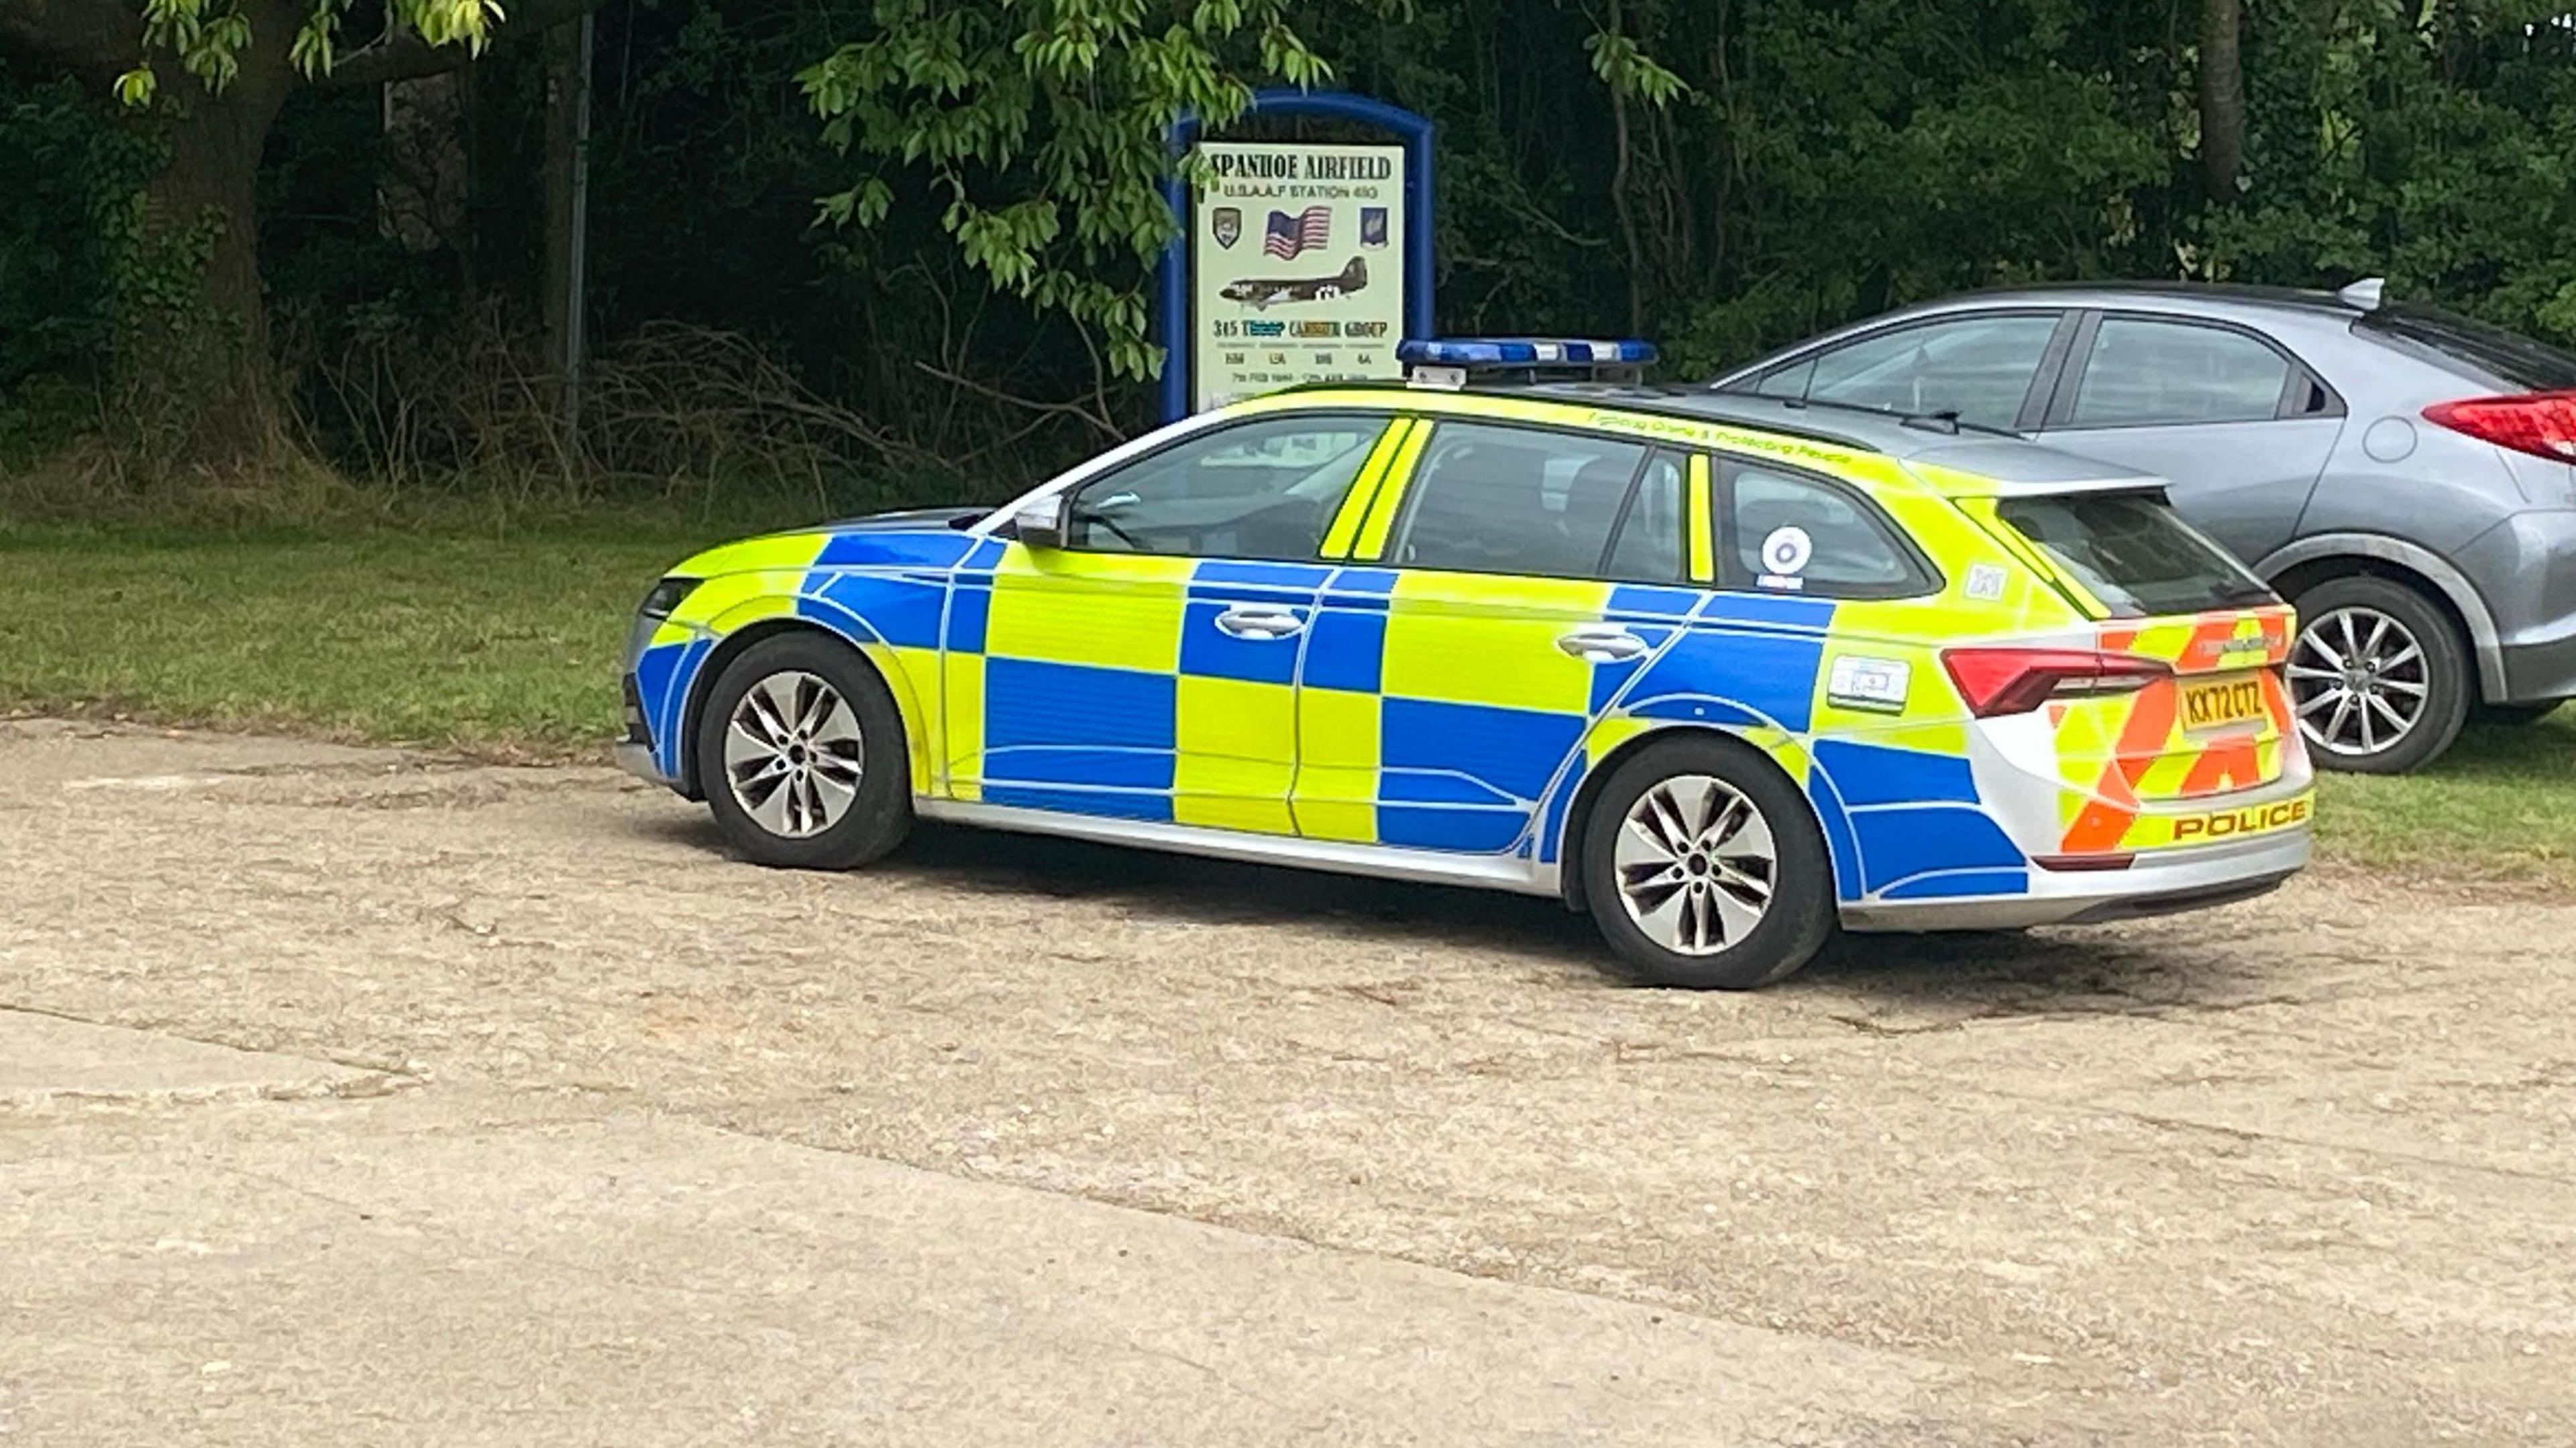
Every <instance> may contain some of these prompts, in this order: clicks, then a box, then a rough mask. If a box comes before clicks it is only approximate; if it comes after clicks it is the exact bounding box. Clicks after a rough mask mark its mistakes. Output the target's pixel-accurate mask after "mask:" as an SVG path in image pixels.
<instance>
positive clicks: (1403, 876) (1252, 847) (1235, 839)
mask: <svg viewBox="0 0 2576 1448" xmlns="http://www.w3.org/2000/svg"><path fill="white" fill-rule="evenodd" d="M912 808H913V812H914V813H915V814H917V815H919V816H921V817H922V818H923V819H927V820H937V821H939V822H941V823H943V824H959V825H975V826H978V827H980V828H983V829H991V830H1009V831H1012V832H1014V833H1017V834H1028V835H1058V836H1061V837H1063V838H1065V839H1072V840H1091V841H1094V842H1097V843H1100V844H1107V845H1132V846H1135V847H1136V848H1138V849H1146V850H1167V851H1170V852H1172V853H1174V854H1182V855H1200V856H1204V857H1206V858H1208V859H1213V860H1240V861H1244V862H1246V863H1249V864H1256V865H1288V866H1291V867H1294V868H1298V869H1306V870H1329V871H1332V872H1334V873H1336V874H1343V875H1371V876H1375V877H1377V878H1379V879H1386V880H1409V881H1414V882H1417V883H1420V884H1426V885H1468V886H1474V887H1476V888H1479V889H1486V890H1508V891H1510V892H1512V893H1513V894H1516V895H1554V894H1556V893H1557V867H1556V866H1555V865H1553V864H1546V865H1542V864H1539V863H1538V862H1536V861H1534V860H1525V859H1522V858H1520V857H1519V856H1517V855H1444V854H1440V853H1438V852H1436V851H1431V850H1407V849H1401V848H1398V847H1396V846H1393V845H1361V844H1351V843H1348V842H1345V841H1341V840H1307V839H1299V838H1296V837H1294V836H1290V835H1256V834H1249V833H1246V832H1244V831H1241V830H1219V829H1208V828H1205V827H1202V826H1198V825H1176V824H1165V823H1162V822H1160V821H1156V820H1122V819H1106V818H1100V817H1095V816H1091V815H1076V814H1059V813H1056V812H1055V811H1053V810H1042V809H1021V808H1018V807H1016V806H1012V805H998V804H979V803H974V802H971V801H966V800H954V799H921V798H915V799H914V800H913V802H912Z"/></svg>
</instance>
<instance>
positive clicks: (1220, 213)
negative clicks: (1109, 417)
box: [1160, 90, 1432, 422]
mask: <svg viewBox="0 0 2576 1448" xmlns="http://www.w3.org/2000/svg"><path fill="white" fill-rule="evenodd" d="M1251 113H1252V114H1261V115H1283V114H1284V115H1315V116H1329V117H1334V118H1338V119H1342V120H1350V121H1358V122H1361V123H1363V124H1366V125H1369V126H1373V127H1377V128H1380V129H1383V130H1387V131H1392V132H1394V133H1395V134H1396V135H1398V136H1399V137H1400V138H1401V139H1402V141H1403V144H1401V145H1397V146H1384V145H1364V144H1354V145H1343V144H1328V143H1317V142H1303V141H1208V142H1197V140H1196V137H1197V133H1198V123H1197V121H1196V119H1195V118H1192V117H1187V116H1184V117H1183V118H1182V119H1181V121H1180V122H1179V123H1178V124H1176V125H1175V126H1174V127H1173V128H1172V136H1171V144H1172V147H1173V150H1174V153H1175V154H1176V155H1178V154H1185V153H1187V152H1188V151H1189V150H1190V149H1191V148H1192V146H1193V144H1194V143H1195V144H1196V151H1197V154H1198V156H1199V157H1200V159H1201V160H1202V161H1203V162H1205V167H1204V169H1205V171H1206V173H1207V178H1208V179H1207V180H1206V181H1205V182H1204V183H1203V184H1200V185H1197V186H1195V187H1194V186H1193V185H1192V184H1191V183H1190V182H1189V181H1188V180H1187V179H1186V178H1184V177H1180V176H1175V177H1173V178H1172V179H1171V180H1169V181H1167V182H1166V183H1165V184H1164V191H1163V194H1164V199H1165V200H1166V201H1167V202H1168V203H1169V204H1170V205H1171V207H1172V211H1173V215H1174V216H1175V218H1177V219H1178V220H1179V221H1180V223H1181V227H1182V231H1181V236H1180V238H1179V239H1178V240H1177V241H1175V242H1174V243H1173V245H1172V247H1171V249H1170V250H1169V251H1167V252H1166V253H1165V254H1164V257H1163V265H1162V275H1161V279H1160V280H1161V284H1162V285H1161V292H1162V328H1161V330H1162V340H1163V346H1164V348H1165V356H1164V360H1163V386H1162V404H1163V406H1162V412H1163V420H1164V421H1166V422H1173V421H1177V420H1179V419H1180V418H1183V417H1186V416H1188V415H1189V414H1190V413H1192V412H1198V411H1204V410H1206V409H1208V408H1212V407H1222V406H1224V405H1225V404H1226V403H1229V402H1232V401H1235V400H1237V399H1239V398H1243V397H1250V396H1255V395H1257V394H1260V393H1263V392H1270V391H1275V390H1276V389H1278V388H1281V387H1286V386H1289V385H1292V384H1294V383H1299V382H1329V381H1343V380H1350V379H1358V378H1395V377H1400V376H1402V375H1403V366H1402V364H1401V363H1400V362H1398V360H1397V359H1396V355H1395V344H1396V343H1397V342H1399V341H1401V340H1402V339H1403V338H1404V337H1406V336H1408V335H1410V336H1427V335H1429V333H1430V331H1431V229H1430V213H1431V194H1432V193H1431V123H1430V122H1429V121H1428V120H1426V119H1424V118H1423V117H1421V116H1417V115H1414V114H1413V113H1412V112H1410V111H1404V110H1399V109H1397V108H1396V107H1393V106H1390V105H1387V104H1385V103H1384V102H1382V101H1375V100H1370V99H1368V98H1367V97H1365V96H1354V95H1345V94H1341V93H1338V92H1330V91H1326V92H1309V91H1294V90H1287V91H1262V92H1260V93H1259V94H1257V95H1256V96H1255V97H1254V98H1253V103H1252V110H1251ZM1194 192H1195V194H1193V193H1194Z"/></svg>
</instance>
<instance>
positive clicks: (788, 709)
mask: <svg viewBox="0 0 2576 1448" xmlns="http://www.w3.org/2000/svg"><path fill="white" fill-rule="evenodd" d="M724 762H725V778H726V782H727V784H728V785H729V786H730V787H731V788H732V790H733V799H734V803H736V804H738V805H740V806H742V812H743V813H744V814H747V815H749V816H751V818H752V821H753V822H754V823H755V824H758V825H759V826H760V827H761V828H762V829H764V830H767V831H768V832H769V833H771V834H773V835H776V836H778V837H780V838H781V839H791V840H794V839H804V838H806V837H808V836H811V835H819V834H821V833H822V832H823V831H825V830H828V829H830V828H831V827H832V826H834V825H836V824H839V823H840V822H841V819H842V817H843V816H845V815H847V814H848V813H849V812H850V806H851V805H853V804H855V803H856V802H857V801H858V797H859V776H860V775H861V774H862V773H863V772H864V771H865V769H866V764H867V747H866V745H865V744H864V743H863V742H862V740H861V739H860V735H859V719H858V715H857V714H856V713H855V712H853V711H852V710H851V708H850V705H849V701H847V700H845V699H843V698H842V697H841V695H840V691H839V690H837V689H834V688H833V687H832V686H831V685H830V684H829V683H827V682H825V681H824V680H823V678H822V677H821V676H819V675H816V674H809V673H806V672H805V671H803V670H801V669H791V670H786V671H783V672H780V673H775V674H771V675H769V676H768V677H766V678H763V679H761V680H760V681H759V682H757V683H755V684H753V685H752V686H751V687H750V688H749V689H748V690H746V691H744V693H743V696H742V702H740V703H738V704H736V705H734V709H733V717H732V719H731V720H729V721H728V722H727V724H726V726H725V741H724Z"/></svg>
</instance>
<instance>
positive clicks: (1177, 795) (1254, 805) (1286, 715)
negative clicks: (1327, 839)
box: [1172, 674, 1297, 835]
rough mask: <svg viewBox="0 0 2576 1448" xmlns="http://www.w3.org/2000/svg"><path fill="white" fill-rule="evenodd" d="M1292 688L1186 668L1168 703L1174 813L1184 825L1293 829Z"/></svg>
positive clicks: (1294, 752) (1294, 748)
mask: <svg viewBox="0 0 2576 1448" xmlns="http://www.w3.org/2000/svg"><path fill="white" fill-rule="evenodd" d="M1294 692H1295V691H1294V689H1293V688H1292V687H1291V686H1290V685H1287V684H1263V683H1253V682H1249V681H1246V680H1242V679H1215V678H1203V677H1199V676H1196V675H1189V674H1184V675H1182V676H1181V679H1180V681H1179V686H1178V695H1177V698H1176V701H1175V704H1174V710H1175V716H1174V719H1173V737H1174V740H1175V743H1176V745H1177V748H1176V753H1175V758H1174V761H1173V768H1172V818H1173V819H1174V820H1176V821H1178V822H1180V823H1182V824H1185V825H1212V826H1216V827H1218V828H1221V829H1231V830H1257V831H1260V832H1262V833H1264V834H1274V835H1286V834H1294V833H1296V825H1295V823H1294V822H1293V821H1292V820H1291V819H1290V818H1289V816H1288V786H1289V784H1290V783H1291V781H1292V779H1293V777H1294V775H1295V773H1296V767H1297V730H1296V714H1295V711H1294V709H1293V707H1292V700H1293V696H1294Z"/></svg>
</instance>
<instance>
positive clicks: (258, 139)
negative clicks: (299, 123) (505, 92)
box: [0, 0, 597, 459]
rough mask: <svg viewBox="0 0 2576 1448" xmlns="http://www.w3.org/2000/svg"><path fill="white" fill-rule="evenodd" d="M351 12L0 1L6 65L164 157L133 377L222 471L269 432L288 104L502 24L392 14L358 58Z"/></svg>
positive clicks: (459, 11)
mask: <svg viewBox="0 0 2576 1448" xmlns="http://www.w3.org/2000/svg"><path fill="white" fill-rule="evenodd" d="M596 3H597V0H512V4H511V6H510V11H509V16H508V20H507V25H508V27H509V28H510V29H511V30H512V31H516V32H532V31H537V30H542V29H545V28H546V27H548V26H551V25H554V24H557V23H560V22H561V21H563V20H566V19H569V18H571V17H573V16H575V15H578V14H580V13H581V12H582V11H583V10H584V9H587V8H589V7H590V6H591V5H594V4H596ZM350 13H351V3H350V0H140V3H136V0H0V50H5V51H6V52H7V53H8V54H9V55H10V56H11V57H12V58H13V59H14V60H17V61H19V62H22V63H27V64H32V65H35V66H37V67H41V68H44V69H48V70H51V71H53V72H55V73H57V74H59V75H63V76H68V77H70V78H72V79H74V80H76V81H78V82H80V83H81V84H82V85H84V86H86V87H88V88H90V89H91V90H93V91H96V92H99V93H102V94H109V93H112V94H114V95H115V96H116V97H117V99H118V100H119V101H121V102H122V103H123V104H124V105H125V106H126V107H128V108H129V110H130V111H131V112H132V115H133V125H134V127H135V128H136V129H137V130H138V131H140V132H142V133H144V134H147V135H149V136H150V137H151V138H152V139H153V140H155V141H156V142H157V143H158V144H159V145H160V147H161V148H162V151H163V154H164V160H163V163H162V164H161V165H160V166H159V167H158V168H157V170H155V171H154V173H153V174H152V177H151V179H150V181H149V182H148V183H147V184H146V185H145V187H144V193H143V196H142V198H141V205H140V207H139V210H138V212H137V213H136V215H135V217H134V222H133V226H132V235H131V236H130V237H129V238H128V242H129V246H130V254H129V255H128V257H127V258H126V259H125V261H124V263H123V265H124V267H125V270H126V272H127V293H128V297H127V299H128V301H129V302H130V303H131V305H130V308H129V315H128V316H127V317H126V318H124V319H123V320H124V338H123V343H124V345H123V347H122V349H121V351H122V355H121V356H120V359H119V364H120V367H121V369H122V370H123V371H124V372H125V373H126V375H127V376H128V377H129V378H130V379H131V380H133V381H134V382H136V383H137V384H138V385H141V386H148V387H149V388H151V389H152V390H153V391H154V393H155V394H156V395H159V396H162V397H165V398H171V399H175V400H177V401H178V402H179V403H180V406H181V407H183V408H184V410H185V411H186V412H187V413H188V414H189V415H190V417H191V418H192V420H193V422H194V424H195V426H194V427H193V429H192V435H193V440H194V441H195V443H196V444H197V445H198V449H197V450H199V451H201V452H202V453H204V454H205V455H206V456H208V457H209V458H212V459H221V458H224V457H227V456H239V455H241V454H243V453H245V452H247V451H250V450H253V449H256V448H257V447H258V446H259V445H261V444H262V443H263V442H264V441H265V439H266V437H267V436H268V432H269V424H270V420H271V414H270V406H271V402H272V397H271V379H270V375H269V374H270V365H269V354H268V328H267V315H266V311H265V308H264V306H263V304H262V299H261V292H260V274H259V259H258V255H259V237H258V215H257V207H256V200H257V180H258V171H259V160H260V153H261V151H262V150H263V149H264V148H265V146H266V144H267V141H268V134H269V129H270V127H271V126H272V125H273V124H274V123H275V122H276V119H277V116H278V112H279V109H280V108H281V107H282V106H283V105H284V103H285V101H286V97H287V95H288V93H289V92H290V91H291V90H292V89H293V88H294V87H296V86H297V85H301V84H311V85H324V86H365V85H378V84H382V83H383V82H386V81H392V80H402V79H408V78H412V77H417V76H425V75H432V74H436V73H438V72H440V71H444V70H449V69H452V68H454V67H456V66H460V65H464V64H466V63H468V62H469V61H471V60H472V59H473V58H474V57H475V56H477V55H479V54H480V53H481V52H482V50H483V48H484V46H485V45H486V44H487V43H488V42H489V41H490V40H491V39H492V38H493V37H494V36H495V35H497V34H498V33H499V32H500V30H501V28H502V26H503V24H504V21H503V15H502V7H501V6H500V5H499V4H498V3H496V0H391V3H388V4H387V5H386V6H385V7H384V8H383V10H382V12H381V23H380V25H379V26H378V27H377V28H376V29H375V31H374V33H372V34H368V35H364V36H362V37H360V38H359V39H358V40H357V41H356V43H355V44H350V43H348V37H347V36H345V35H344V27H345V25H346V22H347V21H348V18H349V16H350Z"/></svg>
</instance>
